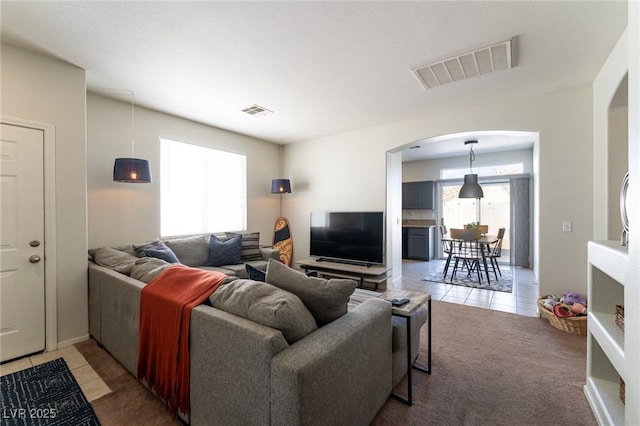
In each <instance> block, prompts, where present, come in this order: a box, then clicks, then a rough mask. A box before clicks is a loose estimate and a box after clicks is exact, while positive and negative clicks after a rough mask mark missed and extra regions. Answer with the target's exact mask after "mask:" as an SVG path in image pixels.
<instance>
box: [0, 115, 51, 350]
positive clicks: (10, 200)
mask: <svg viewBox="0 0 640 426" xmlns="http://www.w3.org/2000/svg"><path fill="white" fill-rule="evenodd" d="M0 225H1V227H0V308H1V310H0V317H1V318H0V357H1V360H2V361H6V360H9V359H13V358H17V357H20V356H24V355H28V354H32V353H34V352H39V351H42V350H44V348H45V287H44V286H45V276H44V271H45V267H44V263H45V261H44V243H45V242H44V134H43V131H42V130H36V129H30V128H26V127H19V126H12V125H7V124H2V128H1V132H0Z"/></svg>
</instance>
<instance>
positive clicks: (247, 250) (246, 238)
mask: <svg viewBox="0 0 640 426" xmlns="http://www.w3.org/2000/svg"><path fill="white" fill-rule="evenodd" d="M238 235H240V236H242V250H241V252H240V259H241V260H242V261H243V262H247V261H249V260H262V253H260V233H259V232H248V233H246V234H237V233H234V232H227V233H225V236H226V238H227V239H229V238H233V237H236V236H238Z"/></svg>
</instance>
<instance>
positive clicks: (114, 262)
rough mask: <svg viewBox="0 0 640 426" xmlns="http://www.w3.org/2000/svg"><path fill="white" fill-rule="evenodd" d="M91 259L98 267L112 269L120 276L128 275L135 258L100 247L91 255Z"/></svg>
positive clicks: (118, 251)
mask: <svg viewBox="0 0 640 426" xmlns="http://www.w3.org/2000/svg"><path fill="white" fill-rule="evenodd" d="M93 258H94V260H95V261H96V263H97V264H98V265H100V266H104V267H106V268H109V269H113V270H114V271H116V272H119V273H121V274H125V275H130V274H131V270H132V269H133V265H134V263H135V262H136V260H138V258H137V257H135V256H133V255H131V254H129V253H125V252H123V251H120V250H116V249H113V248H111V247H101V248H99V249H97V250H96V251H95V252H94V253H93Z"/></svg>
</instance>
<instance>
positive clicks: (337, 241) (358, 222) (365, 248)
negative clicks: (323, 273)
mask: <svg viewBox="0 0 640 426" xmlns="http://www.w3.org/2000/svg"><path fill="white" fill-rule="evenodd" d="M310 254H311V256H314V257H317V258H318V260H324V259H326V260H339V261H340V260H341V261H347V262H354V263H364V264H369V263H384V214H383V212H317V213H316V212H312V213H311V242H310Z"/></svg>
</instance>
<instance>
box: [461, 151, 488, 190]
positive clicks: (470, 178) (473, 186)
mask: <svg viewBox="0 0 640 426" xmlns="http://www.w3.org/2000/svg"><path fill="white" fill-rule="evenodd" d="M476 143H478V141H477V140H470V141H465V142H464V144H465V145H471V146H470V147H469V148H470V151H469V171H470V172H473V170H472V169H471V168H472V167H473V160H475V159H476V154H475V153H474V152H473V144H476ZM483 197H484V192H483V191H482V187H481V186H480V185H479V184H478V175H477V174H475V173H469V174H466V175H464V184H463V185H462V188H460V193H459V194H458V198H483Z"/></svg>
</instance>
